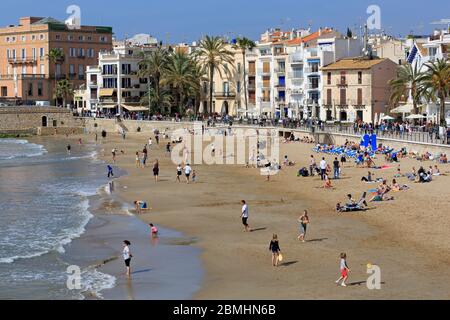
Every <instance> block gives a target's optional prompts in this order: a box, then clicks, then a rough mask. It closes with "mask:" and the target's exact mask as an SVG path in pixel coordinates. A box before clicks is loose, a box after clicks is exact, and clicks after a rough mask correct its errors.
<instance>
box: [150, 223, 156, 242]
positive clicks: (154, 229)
mask: <svg viewBox="0 0 450 320" xmlns="http://www.w3.org/2000/svg"><path fill="white" fill-rule="evenodd" d="M149 226H150V231H151V233H152V238H154V239H155V238H158V228H157V227H155V225H154V224H153V223H150V224H149Z"/></svg>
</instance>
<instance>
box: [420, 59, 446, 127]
mask: <svg viewBox="0 0 450 320" xmlns="http://www.w3.org/2000/svg"><path fill="white" fill-rule="evenodd" d="M425 66H426V67H427V68H428V70H427V71H426V72H425V75H424V78H423V83H424V87H425V89H426V91H427V96H428V101H430V100H432V101H433V102H436V98H439V103H440V110H439V114H440V119H439V122H440V124H441V125H442V126H445V125H446V120H445V99H446V98H447V97H448V96H449V95H450V64H448V62H447V61H445V59H438V60H437V61H435V62H431V63H426V64H425Z"/></svg>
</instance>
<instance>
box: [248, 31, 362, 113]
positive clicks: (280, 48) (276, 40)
mask: <svg viewBox="0 0 450 320" xmlns="http://www.w3.org/2000/svg"><path fill="white" fill-rule="evenodd" d="M261 39H262V40H263V41H260V42H258V43H257V48H256V53H257V56H256V58H255V55H254V53H251V54H248V55H247V61H248V63H249V67H248V69H249V70H252V65H251V64H252V63H255V67H254V68H255V80H254V82H252V81H253V78H252V73H251V72H249V88H252V84H253V83H254V84H255V91H254V99H252V98H253V92H252V91H250V89H249V101H254V102H255V114H256V115H258V116H264V117H267V118H296V119H299V118H300V119H308V118H317V119H322V120H324V119H325V117H326V112H325V111H324V110H323V108H322V105H321V96H322V94H321V91H322V80H321V77H322V75H321V70H320V68H321V67H323V66H325V65H328V64H330V63H333V62H336V61H338V60H340V59H342V58H346V57H356V56H360V55H361V53H362V43H361V41H360V40H358V39H354V38H352V39H347V38H344V37H343V36H342V35H341V34H339V33H338V32H336V31H334V30H333V29H329V28H326V29H323V30H322V29H320V30H319V31H317V32H314V33H310V32H309V30H297V31H294V30H293V31H288V32H282V31H280V30H275V31H273V32H272V33H271V34H269V33H265V34H263V35H262V36H261ZM253 61H254V62H253Z"/></svg>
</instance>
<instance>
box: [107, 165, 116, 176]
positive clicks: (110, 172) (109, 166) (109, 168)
mask: <svg viewBox="0 0 450 320" xmlns="http://www.w3.org/2000/svg"><path fill="white" fill-rule="evenodd" d="M107 168H108V178H111V177H114V171H113V167H112V166H111V165H110V164H108V167H107Z"/></svg>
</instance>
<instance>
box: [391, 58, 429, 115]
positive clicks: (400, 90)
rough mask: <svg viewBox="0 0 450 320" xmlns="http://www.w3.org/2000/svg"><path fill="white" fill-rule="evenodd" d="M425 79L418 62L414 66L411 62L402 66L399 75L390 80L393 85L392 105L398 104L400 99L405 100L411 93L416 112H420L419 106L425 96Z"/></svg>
mask: <svg viewBox="0 0 450 320" xmlns="http://www.w3.org/2000/svg"><path fill="white" fill-rule="evenodd" d="M423 81H424V74H423V73H421V72H420V70H419V68H418V66H417V63H416V64H415V65H414V67H413V66H412V65H411V64H409V63H408V64H406V65H402V66H400V67H399V69H398V72H397V77H396V78H395V79H392V80H390V81H389V85H390V87H391V96H390V102H391V105H396V104H398V103H399V102H400V101H405V100H406V99H407V97H408V96H409V94H411V97H412V100H413V105H414V114H418V113H419V109H418V106H419V104H420V101H421V99H422V97H424V96H425V90H424V85H423Z"/></svg>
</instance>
